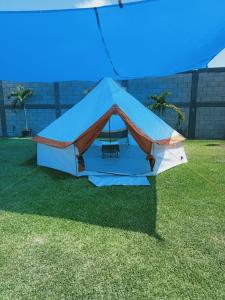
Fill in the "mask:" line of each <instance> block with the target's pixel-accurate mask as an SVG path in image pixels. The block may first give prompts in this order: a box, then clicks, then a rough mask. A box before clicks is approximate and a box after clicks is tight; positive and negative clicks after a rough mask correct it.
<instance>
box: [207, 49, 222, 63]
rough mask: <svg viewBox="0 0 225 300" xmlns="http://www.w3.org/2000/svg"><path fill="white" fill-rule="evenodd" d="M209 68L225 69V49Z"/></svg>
mask: <svg viewBox="0 0 225 300" xmlns="http://www.w3.org/2000/svg"><path fill="white" fill-rule="evenodd" d="M208 67H209V68H218V67H225V49H224V50H223V51H221V52H220V53H219V54H218V55H217V56H216V57H215V58H214V59H213V60H212V61H211V62H210V63H209V64H208Z"/></svg>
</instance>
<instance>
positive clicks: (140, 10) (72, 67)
mask: <svg viewBox="0 0 225 300" xmlns="http://www.w3.org/2000/svg"><path fill="white" fill-rule="evenodd" d="M7 2H8V3H9V2H10V1H6V0H3V1H2V3H3V4H0V10H1V11H0V28H1V37H0V38H1V46H0V79H3V80H16V81H46V82H48V81H64V80H99V79H100V78H102V77H106V76H107V77H112V78H114V79H131V78H140V77H147V76H163V75H169V74H173V73H177V72H182V71H187V70H191V69H196V68H202V67H206V66H207V64H208V62H209V61H210V60H211V59H212V58H213V57H214V56H215V55H216V54H217V53H218V52H220V51H221V50H222V49H223V48H225V17H224V12H225V1H224V0H216V1H215V0H198V1H196V0H155V1H140V0H139V1H135V2H133V1H132V0H127V1H123V0H120V1H115V0H108V1H100V2H101V4H102V3H103V4H104V3H105V4H107V5H106V6H101V5H97V4H96V2H98V1H91V0H89V1H87V0H86V1H84V2H85V3H86V5H84V6H82V5H80V6H79V5H78V6H76V5H72V4H68V3H69V2H71V3H72V2H73V3H75V1H67V2H66V3H67V4H68V5H67V6H65V5H63V4H61V6H60V5H59V3H61V2H62V3H63V1H61V2H60V1H56V3H57V4H58V6H57V7H55V6H52V8H53V9H54V10H49V9H50V7H49V6H48V7H47V8H46V7H43V10H38V11H37V10H35V9H37V8H38V9H41V7H40V6H37V7H36V6H35V5H34V10H32V7H31V4H30V6H29V5H28V7H27V9H25V6H24V5H22V3H23V2H24V1H22V0H20V2H19V1H18V3H20V5H21V9H22V10H24V11H19V5H18V6H17V9H16V10H15V11H9V10H12V9H10V6H9V4H8V5H7ZM14 2H15V0H14ZM25 2H27V3H32V2H33V1H25ZM44 2H45V1H41V3H44ZM48 2H49V1H47V0H46V3H48ZM52 2H53V1H52ZM77 3H81V1H78V2H77ZM115 3H118V4H116V5H115ZM103 4H102V5H103ZM32 5H33V4H32ZM93 6H96V7H93ZM97 6H100V7H98V8H97ZM11 8H12V7H11ZM60 8H62V9H60ZM71 8H72V9H71ZM25 10H26V11H25Z"/></svg>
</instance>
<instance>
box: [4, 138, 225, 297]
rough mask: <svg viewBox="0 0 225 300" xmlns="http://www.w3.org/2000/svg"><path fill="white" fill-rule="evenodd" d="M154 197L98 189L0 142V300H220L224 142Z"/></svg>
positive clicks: (133, 190) (22, 145)
mask: <svg viewBox="0 0 225 300" xmlns="http://www.w3.org/2000/svg"><path fill="white" fill-rule="evenodd" d="M185 149H186V152H187V156H188V159H189V163H188V164H186V165H182V166H179V167H176V168H174V169H171V170H169V171H167V172H165V173H163V174H160V175H159V176H158V177H157V178H150V180H151V183H152V185H151V187H107V188H96V187H94V186H92V185H91V184H90V183H89V182H88V181H87V179H86V178H81V179H76V178H74V177H72V176H70V175H67V174H63V173H60V172H57V171H54V170H50V169H47V168H41V167H36V165H35V144H33V142H32V141H30V140H24V139H5V140H3V139H2V140H0V299H16V300H19V299H54V300H56V299H104V300H105V299H138V300H139V299H225V142H224V141H187V142H186V143H185Z"/></svg>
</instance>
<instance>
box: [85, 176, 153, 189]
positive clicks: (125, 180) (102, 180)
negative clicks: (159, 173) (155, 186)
mask: <svg viewBox="0 0 225 300" xmlns="http://www.w3.org/2000/svg"><path fill="white" fill-rule="evenodd" d="M88 180H89V181H90V182H91V183H93V184H94V185H95V186H98V187H102V186H111V185H136V186H139V185H146V186H148V185H150V183H149V181H148V179H147V178H146V177H144V176H118V175H111V176H88Z"/></svg>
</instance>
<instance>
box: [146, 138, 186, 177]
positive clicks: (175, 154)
mask: <svg viewBox="0 0 225 300" xmlns="http://www.w3.org/2000/svg"><path fill="white" fill-rule="evenodd" d="M152 153H153V155H154V157H155V159H156V162H155V166H154V171H153V172H152V174H151V175H157V174H159V173H162V172H164V171H166V170H168V169H171V168H173V167H175V166H178V165H181V164H185V163H187V157H186V154H185V151H184V147H183V145H182V143H177V144H173V145H158V144H153V151H152Z"/></svg>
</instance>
